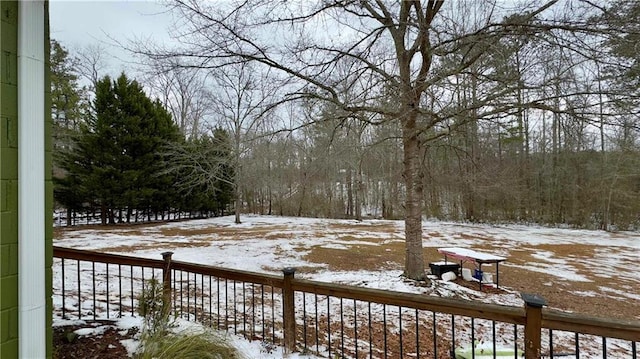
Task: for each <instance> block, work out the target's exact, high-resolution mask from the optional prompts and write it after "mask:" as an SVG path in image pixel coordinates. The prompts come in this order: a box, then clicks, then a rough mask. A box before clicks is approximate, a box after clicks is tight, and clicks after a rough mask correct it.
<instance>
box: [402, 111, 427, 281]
mask: <svg viewBox="0 0 640 359" xmlns="http://www.w3.org/2000/svg"><path fill="white" fill-rule="evenodd" d="M407 117H408V118H407V119H406V120H405V121H403V123H402V142H403V148H404V172H403V177H404V182H405V186H406V188H407V198H406V200H405V207H406V208H405V240H406V248H405V251H406V252H405V265H404V268H405V273H404V274H405V275H406V276H407V277H409V278H412V279H418V280H421V279H424V277H425V273H424V254H423V249H422V180H421V178H420V177H421V176H420V157H419V146H418V145H419V141H418V132H417V129H416V118H417V113H416V112H415V111H412V112H411V113H409V114H408V115H407Z"/></svg>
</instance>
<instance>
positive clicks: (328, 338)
mask: <svg viewBox="0 0 640 359" xmlns="http://www.w3.org/2000/svg"><path fill="white" fill-rule="evenodd" d="M330 301H331V297H329V296H327V341H328V345H329V358H331V305H330Z"/></svg>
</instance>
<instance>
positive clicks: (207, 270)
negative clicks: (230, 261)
mask: <svg viewBox="0 0 640 359" xmlns="http://www.w3.org/2000/svg"><path fill="white" fill-rule="evenodd" d="M171 269H172V270H181V271H185V272H191V273H197V274H204V275H210V276H213V277H219V278H226V279H230V280H236V281H239V282H248V283H254V284H264V285H269V286H272V287H276V288H282V286H283V279H282V276H277V275H273V274H260V273H255V272H249V271H242V270H238V269H227V268H221V267H213V266H208V265H204V264H194V263H187V262H180V261H173V262H171Z"/></svg>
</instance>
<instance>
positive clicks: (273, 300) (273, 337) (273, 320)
mask: <svg viewBox="0 0 640 359" xmlns="http://www.w3.org/2000/svg"><path fill="white" fill-rule="evenodd" d="M275 303H276V298H275V293H274V288H273V286H272V287H271V340H272V342H273V344H275V343H276V304H275Z"/></svg>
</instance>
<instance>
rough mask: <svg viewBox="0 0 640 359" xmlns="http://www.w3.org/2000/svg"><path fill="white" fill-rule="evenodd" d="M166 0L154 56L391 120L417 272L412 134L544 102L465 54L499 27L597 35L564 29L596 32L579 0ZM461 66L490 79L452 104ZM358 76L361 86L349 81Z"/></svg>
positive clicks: (419, 186) (588, 5)
mask: <svg viewBox="0 0 640 359" xmlns="http://www.w3.org/2000/svg"><path fill="white" fill-rule="evenodd" d="M172 4H173V7H174V10H175V11H176V12H177V13H178V14H179V15H180V16H179V17H178V18H179V19H180V20H179V22H180V26H179V27H177V29H178V31H179V33H178V34H177V35H178V39H179V41H180V42H181V44H182V45H183V46H182V47H181V48H179V49H174V50H171V51H156V52H154V54H153V55H154V56H157V57H158V58H160V59H163V58H165V59H166V58H176V57H177V58H180V59H181V61H182V63H188V64H189V65H188V66H194V67H198V68H216V69H217V68H220V69H221V71H224V68H225V67H226V66H229V65H234V66H236V65H237V64H238V63H242V62H253V63H255V64H256V65H255V66H257V67H258V66H261V67H263V68H265V67H266V68H269V69H271V70H275V71H273V73H274V74H278V76H286V77H288V78H289V80H290V82H289V83H288V84H287V85H286V86H283V87H282V88H281V89H280V90H281V92H283V93H284V94H285V97H286V98H287V99H289V100H295V99H300V98H307V99H312V100H315V101H326V102H330V103H332V104H333V105H334V106H336V107H338V108H340V109H341V110H342V111H344V112H350V113H353V114H354V115H356V116H355V117H356V118H364V119H366V120H367V121H369V122H370V123H373V124H376V123H381V122H385V121H394V122H396V123H398V124H399V126H400V128H401V136H402V148H403V179H404V187H405V188H404V192H405V194H406V195H405V202H404V216H405V240H406V256H405V275H406V276H407V277H409V278H413V279H422V278H424V267H425V265H424V259H423V246H422V240H423V233H422V216H423V213H424V211H423V207H424V204H423V200H424V198H423V178H424V176H425V173H424V167H423V164H422V162H421V161H422V157H421V147H422V145H423V144H424V143H425V142H427V141H432V140H434V139H438V138H441V137H443V136H448V135H449V134H450V133H451V131H454V130H456V128H461V127H463V126H465V125H466V124H467V123H469V122H470V121H476V120H478V119H480V118H483V117H492V116H493V117H495V116H498V115H499V114H503V115H504V116H508V115H513V114H514V113H518V112H521V111H522V110H523V109H525V108H538V109H541V110H545V111H550V110H553V107H554V102H553V101H552V100H550V99H549V98H548V97H545V96H544V91H539V94H537V95H538V96H537V97H536V96H534V94H531V96H529V98H527V100H526V102H525V101H524V100H523V99H518V100H515V99H513V96H512V95H513V94H514V93H515V92H516V91H515V90H516V89H517V88H519V87H522V86H525V85H524V84H522V82H517V81H515V82H509V83H499V82H497V81H495V80H494V79H495V77H496V76H494V75H495V74H492V73H491V70H487V71H485V72H480V71H479V70H478V68H477V67H474V65H475V64H477V63H478V62H479V61H481V60H482V59H485V58H486V57H487V56H490V54H491V53H492V51H493V49H495V44H497V43H498V42H499V41H501V40H502V39H504V38H508V37H514V38H518V39H522V38H523V36H531V37H536V36H540V37H543V38H544V39H545V41H546V43H547V45H548V46H551V47H563V48H565V49H571V48H574V50H576V51H582V52H581V53H582V54H585V53H587V52H589V50H588V49H585V47H588V46H591V47H595V46H597V45H596V43H595V42H585V41H584V38H579V37H577V36H574V34H584V33H586V32H593V33H596V34H597V33H598V32H600V33H603V32H604V30H603V29H601V28H598V27H597V26H595V25H590V24H589V23H588V19H590V18H592V16H593V15H596V13H597V12H599V11H601V10H603V8H600V7H598V6H597V5H594V4H593V2H590V1H580V0H566V1H559V0H549V1H537V0H530V1H522V2H520V3H518V4H517V6H516V5H515V4H513V3H512V2H506V1H505V2H498V1H486V2H482V3H481V5H479V3H478V2H476V1H462V0H459V1H451V2H446V1H438V0H429V1H421V0H411V1H408V0H407V1H385V0H369V1H368V0H326V1H315V2H308V1H229V2H215V3H209V2H202V1H198V0H177V1H175V2H173V3H172ZM469 7H470V8H473V14H474V17H473V19H472V21H469V19H468V18H466V19H465V21H464V22H463V21H462V16H464V12H461V10H462V9H465V8H469ZM461 24H463V26H462V25H461ZM563 34H568V35H567V36H566V37H563ZM151 52H153V51H151ZM345 66H346V67H348V69H349V71H344V68H345ZM460 74H465V76H462V77H465V78H471V79H474V80H479V81H480V80H482V81H486V82H487V83H489V85H486V86H481V87H480V86H479V87H478V88H477V91H476V90H474V91H476V92H475V93H474V95H473V97H472V99H471V100H470V101H466V102H465V103H464V104H460V103H456V104H453V102H455V99H454V98H455V95H454V93H455V91H452V90H451V88H452V85H451V84H452V81H453V79H454V78H455V77H456V76H457V75H460ZM458 77H460V76H458ZM363 83H366V84H367V87H368V88H367V89H366V91H364V90H363V91H358V89H360V88H362V86H361V85H362V84H363ZM371 89H374V90H373V91H372V90H371ZM530 92H534V91H530ZM510 98H511V100H509V99H510ZM509 101H511V102H510V103H509ZM363 113H364V114H365V115H364V116H359V117H358V116H357V115H358V114H363ZM454 120H455V121H454ZM427 175H428V174H427Z"/></svg>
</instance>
